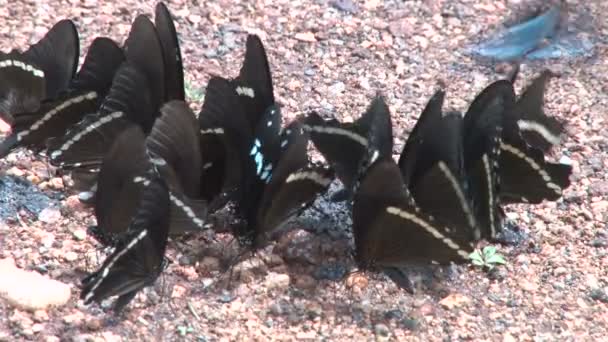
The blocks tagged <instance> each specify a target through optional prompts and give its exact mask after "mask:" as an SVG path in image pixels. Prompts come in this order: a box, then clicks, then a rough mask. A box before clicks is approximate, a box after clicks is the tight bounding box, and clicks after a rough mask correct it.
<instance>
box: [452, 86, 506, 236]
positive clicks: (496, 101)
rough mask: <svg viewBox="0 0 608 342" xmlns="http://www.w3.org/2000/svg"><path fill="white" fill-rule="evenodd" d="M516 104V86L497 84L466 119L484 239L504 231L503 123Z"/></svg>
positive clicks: (468, 163) (470, 174)
mask: <svg viewBox="0 0 608 342" xmlns="http://www.w3.org/2000/svg"><path fill="white" fill-rule="evenodd" d="M514 103H515V93H514V91H513V86H512V84H511V83H510V82H508V81H502V80H501V81H497V82H494V83H493V84H491V85H489V86H488V87H486V88H485V89H484V90H483V91H482V92H481V93H480V94H479V95H478V96H477V97H476V98H475V100H474V101H473V102H472V104H471V105H470V106H469V109H468V111H467V113H466V114H465V117H464V140H463V142H464V153H465V154H464V155H465V169H466V172H467V180H468V186H469V194H470V196H471V198H472V199H473V208H474V210H475V213H476V217H477V219H478V222H479V224H480V227H481V236H482V237H484V238H488V237H489V238H495V237H496V235H497V234H498V232H500V230H501V229H502V228H501V219H500V215H499V205H500V197H499V192H498V191H499V184H500V183H501V180H500V179H501V178H500V176H501V175H502V166H503V165H502V163H501V162H500V158H501V157H500V155H501V149H500V144H501V141H502V132H503V123H504V116H505V113H506V111H508V110H510V109H511V108H512V107H513V105H514Z"/></svg>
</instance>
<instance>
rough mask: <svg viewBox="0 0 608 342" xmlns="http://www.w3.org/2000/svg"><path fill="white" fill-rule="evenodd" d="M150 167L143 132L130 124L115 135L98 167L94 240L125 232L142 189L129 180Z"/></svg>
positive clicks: (108, 239) (105, 239) (107, 238)
mask: <svg viewBox="0 0 608 342" xmlns="http://www.w3.org/2000/svg"><path fill="white" fill-rule="evenodd" d="M150 166H151V165H150V162H149V159H148V157H147V154H146V146H145V136H144V133H143V132H142V130H141V128H140V127H138V126H136V125H131V126H130V127H129V128H127V129H126V130H124V131H123V132H122V133H120V134H119V135H118V137H117V138H116V140H115V141H114V143H113V144H112V147H111V148H110V150H109V151H108V153H107V154H106V155H105V156H104V158H103V162H102V164H101V167H100V171H99V177H98V180H97V192H96V196H95V217H96V219H97V230H96V231H97V232H98V240H100V241H111V240H112V239H115V238H116V237H117V236H119V235H120V234H123V233H125V232H126V231H127V228H128V226H129V223H130V222H131V218H132V217H133V215H134V213H135V211H136V209H137V205H138V203H139V200H140V199H141V194H142V190H143V186H142V184H141V183H135V182H133V179H134V178H135V177H143V176H145V174H146V172H147V171H148V170H149V169H150Z"/></svg>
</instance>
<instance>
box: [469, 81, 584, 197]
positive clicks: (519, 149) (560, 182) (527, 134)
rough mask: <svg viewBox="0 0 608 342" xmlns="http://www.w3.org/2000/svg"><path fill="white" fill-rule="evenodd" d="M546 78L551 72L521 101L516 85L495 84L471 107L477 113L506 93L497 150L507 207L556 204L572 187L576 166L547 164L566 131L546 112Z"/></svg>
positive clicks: (500, 191) (500, 178)
mask: <svg viewBox="0 0 608 342" xmlns="http://www.w3.org/2000/svg"><path fill="white" fill-rule="evenodd" d="M546 77H549V74H548V73H544V76H543V75H541V77H539V78H538V79H536V80H535V81H534V82H533V85H532V86H530V87H529V88H528V90H526V91H525V92H524V94H523V95H522V96H521V97H520V98H519V99H517V100H516V99H515V92H514V89H513V85H512V82H509V81H506V80H501V81H497V82H494V83H493V84H491V85H490V86H488V87H486V89H484V90H483V91H482V92H481V93H480V94H479V95H478V96H477V97H476V99H475V100H474V101H473V103H472V104H471V106H470V108H469V111H471V112H474V111H476V110H477V109H476V107H478V105H479V104H482V103H485V102H487V101H488V98H490V97H492V96H495V94H498V93H501V94H503V95H502V98H503V99H504V100H505V104H506V107H505V108H506V109H505V111H504V113H503V115H502V121H503V122H502V127H503V129H502V132H501V134H500V141H499V146H500V148H499V151H497V152H498V154H499V155H500V156H499V159H498V165H497V168H496V169H497V170H496V177H498V179H499V180H500V182H499V183H500V187H499V191H498V194H497V196H498V197H499V200H500V202H502V203H503V204H508V203H533V204H535V203H540V202H542V201H543V200H550V201H554V200H557V199H559V198H560V197H561V195H562V191H563V189H565V188H567V187H568V186H569V185H570V179H569V177H570V174H571V173H572V167H571V166H570V165H565V164H561V163H551V162H548V161H546V160H545V155H544V152H543V151H546V150H548V149H549V148H550V147H551V146H552V145H553V144H556V143H558V142H559V138H558V137H559V135H561V131H562V130H563V126H562V124H561V123H559V122H558V121H556V120H555V119H553V118H551V117H548V116H546V115H545V114H544V112H543V109H542V96H543V93H544V91H542V90H541V89H542V88H543V86H542V85H543V84H544V82H545V81H546ZM535 84H536V85H535ZM522 123H523V124H522ZM520 126H522V127H524V129H522V128H521V127H520ZM541 127H545V128H543V129H541ZM538 132H543V134H540V133H538ZM551 137H553V138H551ZM547 138H548V139H547Z"/></svg>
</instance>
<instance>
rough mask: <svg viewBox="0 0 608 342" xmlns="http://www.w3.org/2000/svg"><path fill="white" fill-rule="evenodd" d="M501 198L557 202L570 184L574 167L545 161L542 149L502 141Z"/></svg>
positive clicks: (513, 201)
mask: <svg viewBox="0 0 608 342" xmlns="http://www.w3.org/2000/svg"><path fill="white" fill-rule="evenodd" d="M501 150H502V152H501V154H500V180H501V184H500V200H501V202H504V203H533V204H537V203H541V202H542V201H544V200H548V201H556V200H558V199H559V198H560V197H561V196H562V192H563V190H564V189H566V188H567V187H569V186H570V175H571V174H572V166H570V165H566V164H559V163H550V162H547V161H545V156H544V155H543V153H542V152H541V151H540V150H537V149H534V148H526V147H525V146H521V145H520V146H515V145H511V144H509V143H508V142H503V143H502V144H501Z"/></svg>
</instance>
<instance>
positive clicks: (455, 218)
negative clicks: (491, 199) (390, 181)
mask: <svg viewBox="0 0 608 342" xmlns="http://www.w3.org/2000/svg"><path fill="white" fill-rule="evenodd" d="M444 96H445V93H444V92H443V91H442V90H440V91H438V92H436V93H435V95H434V96H433V97H432V98H431V100H430V101H429V102H428V104H427V106H426V108H425V109H424V111H423V112H422V114H421V115H420V118H419V119H418V121H417V122H416V125H415V126H414V129H413V130H412V132H411V134H410V135H409V137H408V139H407V141H406V143H405V146H404V148H403V151H402V152H401V156H400V158H399V163H398V165H399V169H400V170H401V175H402V177H403V182H404V184H405V186H406V187H407V189H408V191H409V192H410V194H411V195H412V197H413V200H414V201H415V203H416V206H417V207H418V208H420V210H421V211H422V212H423V213H424V214H426V215H430V216H432V217H433V218H434V221H435V224H436V225H441V226H444V227H445V226H447V227H451V228H452V229H453V230H458V231H459V232H460V234H462V236H468V239H469V241H473V240H475V239H478V238H479V235H480V232H479V227H478V223H477V219H476V217H475V213H474V211H473V208H472V198H471V196H470V194H469V192H468V191H467V189H468V187H467V186H468V184H467V178H466V177H467V174H466V170H465V155H466V153H465V148H464V146H463V127H464V124H463V118H462V115H461V114H460V113H457V112H452V113H447V114H444V113H443V111H442V105H443V100H444Z"/></svg>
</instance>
